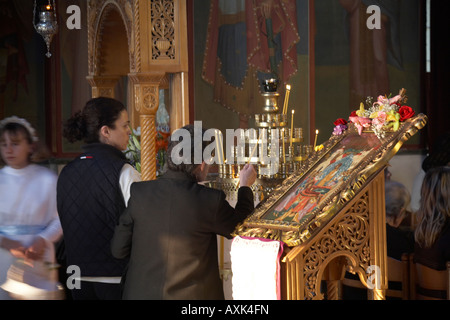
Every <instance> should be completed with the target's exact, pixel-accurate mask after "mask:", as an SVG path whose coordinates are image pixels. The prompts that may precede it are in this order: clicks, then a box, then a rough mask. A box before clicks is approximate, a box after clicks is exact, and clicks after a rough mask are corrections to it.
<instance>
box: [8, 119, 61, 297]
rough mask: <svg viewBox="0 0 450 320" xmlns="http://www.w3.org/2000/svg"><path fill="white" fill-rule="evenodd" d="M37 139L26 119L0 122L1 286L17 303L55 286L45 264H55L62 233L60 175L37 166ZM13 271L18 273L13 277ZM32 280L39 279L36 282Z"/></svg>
mask: <svg viewBox="0 0 450 320" xmlns="http://www.w3.org/2000/svg"><path fill="white" fill-rule="evenodd" d="M38 140H39V139H38V137H37V136H36V133H35V130H34V128H33V127H32V126H31V125H30V124H29V123H28V121H26V120H25V119H22V118H18V117H16V116H12V117H9V118H6V119H4V120H2V121H0V153H1V157H0V159H2V160H3V161H4V163H5V166H4V167H3V168H1V169H0V284H2V288H3V289H4V290H5V291H4V290H2V289H0V299H1V300H3V299H9V298H10V297H9V295H12V296H13V297H14V298H18V299H25V298H27V299H38V298H40V297H39V296H37V295H36V294H40V295H42V296H43V295H44V292H45V290H42V291H41V290H39V289H42V288H41V285H45V283H46V282H47V281H48V283H50V281H49V279H50V277H51V274H52V271H51V270H50V269H49V268H46V265H48V263H51V264H53V263H54V262H55V250H54V242H56V241H57V240H58V239H59V238H60V237H61V235H62V230H61V224H60V222H59V219H58V214H57V211H56V181H57V175H56V173H55V172H53V171H51V170H49V169H47V168H45V167H43V166H40V165H38V164H36V163H33V160H34V157H33V156H34V155H35V154H36V153H37V152H38V151H39V148H38V145H37V143H38ZM9 269H10V270H15V271H16V272H15V273H14V272H13V273H8V270H9ZM55 271H56V270H55ZM7 273H8V277H7ZM37 274H40V277H36V275H37ZM27 279H28V280H30V279H33V280H36V279H40V280H39V281H37V282H36V281H34V283H33V284H31V282H29V281H26V280H27ZM5 280H7V281H6V282H5ZM25 287H26V288H27V290H23V288H25ZM18 289H19V290H18ZM47 289H48V288H47ZM54 289H55V292H57V289H56V288H54ZM6 291H7V292H9V295H8V294H7V293H6ZM25 291H26V296H24V294H25ZM47 293H49V292H47ZM42 296H41V297H42ZM46 297H47V298H50V296H46ZM55 298H56V296H55Z"/></svg>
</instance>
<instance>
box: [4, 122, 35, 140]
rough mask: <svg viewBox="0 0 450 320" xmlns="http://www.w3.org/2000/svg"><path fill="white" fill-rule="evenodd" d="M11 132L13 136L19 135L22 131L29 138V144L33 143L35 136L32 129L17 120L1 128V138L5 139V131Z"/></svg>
mask: <svg viewBox="0 0 450 320" xmlns="http://www.w3.org/2000/svg"><path fill="white" fill-rule="evenodd" d="M5 132H9V133H10V134H11V135H12V136H17V135H18V134H19V133H22V134H23V136H24V137H25V138H26V139H27V141H28V143H29V144H33V142H34V141H33V137H32V136H31V133H30V131H28V130H27V129H26V128H25V127H24V126H23V125H21V124H19V123H15V122H10V123H7V124H6V125H5V126H4V127H2V128H1V129H0V140H1V139H3V138H2V137H3V133H5Z"/></svg>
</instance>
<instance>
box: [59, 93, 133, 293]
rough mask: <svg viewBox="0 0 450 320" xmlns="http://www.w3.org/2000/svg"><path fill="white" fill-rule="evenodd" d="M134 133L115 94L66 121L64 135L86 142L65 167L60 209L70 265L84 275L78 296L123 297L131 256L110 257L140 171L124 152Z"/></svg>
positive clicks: (90, 103) (91, 103)
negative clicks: (119, 225)
mask: <svg viewBox="0 0 450 320" xmlns="http://www.w3.org/2000/svg"><path fill="white" fill-rule="evenodd" d="M130 134H131V130H130V125H129V120H128V114H127V110H126V108H125V106H124V105H123V104H122V103H121V102H119V101H117V100H115V99H112V98H105V97H99V98H94V99H91V100H89V101H88V102H87V103H86V106H85V107H84V108H83V110H82V111H79V112H78V113H76V114H75V115H73V116H72V117H71V118H70V119H69V120H68V121H67V122H66V124H65V127H64V133H63V135H64V137H66V138H67V139H68V140H69V141H70V142H74V141H77V140H83V141H84V142H86V143H87V144H86V145H84V146H83V151H84V152H83V153H82V154H81V155H80V156H78V157H77V158H75V159H74V160H73V161H72V162H70V163H69V164H68V165H67V166H65V167H64V169H63V170H62V171H61V173H60V176H59V179H58V186H57V203H58V213H59V216H60V219H61V224H62V228H63V232H64V245H65V250H66V260H67V261H66V263H67V265H68V266H71V265H74V266H77V267H78V268H79V272H80V273H81V283H80V286H76V285H74V286H73V288H69V289H72V297H73V298H74V299H75V300H80V299H82V300H87V299H108V300H111V299H120V297H121V293H120V280H121V276H122V273H123V271H124V268H125V266H126V264H127V261H126V260H117V259H115V258H114V257H113V256H112V255H111V249H110V241H111V238H112V235H113V231H114V227H115V225H116V224H117V222H118V217H119V215H120V214H121V213H122V211H123V210H124V209H125V207H126V205H127V202H128V198H129V189H130V185H131V184H132V183H133V182H135V181H140V180H141V177H140V174H139V173H138V172H137V171H136V170H135V169H134V168H133V167H132V166H131V165H130V164H129V163H128V161H127V159H126V157H125V155H124V153H123V151H124V150H125V149H126V148H127V144H128V141H129V136H130Z"/></svg>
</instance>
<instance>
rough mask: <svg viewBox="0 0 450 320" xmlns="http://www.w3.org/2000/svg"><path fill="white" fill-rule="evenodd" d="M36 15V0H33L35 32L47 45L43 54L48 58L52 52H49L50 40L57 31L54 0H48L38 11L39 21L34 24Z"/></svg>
mask: <svg viewBox="0 0 450 320" xmlns="http://www.w3.org/2000/svg"><path fill="white" fill-rule="evenodd" d="M35 17H36V0H34V10H33V26H34V29H35V30H36V32H37V33H39V34H40V35H41V36H42V38H44V41H45V44H46V45H47V53H46V54H45V56H46V57H47V58H50V57H51V56H52V54H51V53H50V44H51V42H52V39H53V36H54V35H55V34H56V33H57V32H58V21H57V19H56V6H55V0H53V1H52V2H51V0H48V4H47V5H46V6H44V7H43V8H42V10H41V11H39V22H38V23H36V24H35Z"/></svg>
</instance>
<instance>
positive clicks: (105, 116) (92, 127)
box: [63, 97, 126, 143]
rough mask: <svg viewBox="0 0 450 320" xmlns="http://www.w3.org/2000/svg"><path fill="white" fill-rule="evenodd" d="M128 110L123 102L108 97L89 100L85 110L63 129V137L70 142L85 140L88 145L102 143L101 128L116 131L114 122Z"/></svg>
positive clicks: (78, 113) (69, 120) (74, 116)
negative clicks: (104, 127) (105, 127)
mask: <svg viewBox="0 0 450 320" xmlns="http://www.w3.org/2000/svg"><path fill="white" fill-rule="evenodd" d="M124 110H126V108H125V106H124V105H123V104H122V102H120V101H118V100H116V99H113V98H107V97H98V98H93V99H91V100H89V101H88V102H87V103H86V105H85V106H84V108H83V110H81V111H78V112H77V113H75V114H74V115H73V116H72V117H71V118H69V119H68V120H67V121H66V123H65V125H64V128H63V136H64V137H65V138H66V139H67V140H68V141H69V142H75V141H79V140H83V141H84V142H86V143H94V142H100V141H99V139H100V136H99V132H100V129H101V127H103V126H108V127H110V128H113V129H114V122H115V121H116V120H117V119H118V118H119V116H120V113H121V112H122V111H124Z"/></svg>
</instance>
